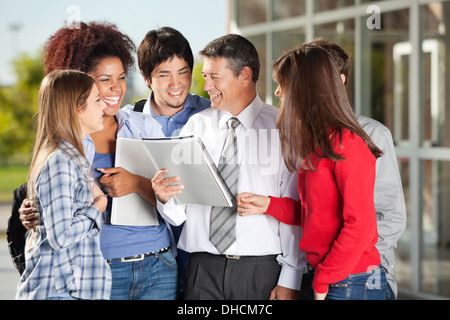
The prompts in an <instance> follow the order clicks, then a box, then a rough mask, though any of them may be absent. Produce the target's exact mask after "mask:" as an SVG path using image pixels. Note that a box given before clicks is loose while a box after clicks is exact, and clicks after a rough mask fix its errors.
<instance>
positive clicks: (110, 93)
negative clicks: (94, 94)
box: [89, 57, 127, 116]
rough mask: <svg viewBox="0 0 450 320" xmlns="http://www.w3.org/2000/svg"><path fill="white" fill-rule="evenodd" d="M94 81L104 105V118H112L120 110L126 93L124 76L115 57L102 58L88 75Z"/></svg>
mask: <svg viewBox="0 0 450 320" xmlns="http://www.w3.org/2000/svg"><path fill="white" fill-rule="evenodd" d="M89 75H90V76H91V77H92V78H94V80H95V84H96V85H97V88H98V90H99V92H100V98H101V99H102V100H103V101H104V102H105V103H106V109H105V111H104V112H105V116H114V115H116V114H117V112H118V111H119V109H120V106H121V104H122V100H123V97H124V96H125V92H126V91H127V83H126V79H125V77H126V74H125V70H124V68H123V65H122V62H121V61H120V59H119V58H117V57H108V58H104V59H102V60H100V61H99V63H97V65H96V67H95V70H94V71H93V72H91V73H90V74H89Z"/></svg>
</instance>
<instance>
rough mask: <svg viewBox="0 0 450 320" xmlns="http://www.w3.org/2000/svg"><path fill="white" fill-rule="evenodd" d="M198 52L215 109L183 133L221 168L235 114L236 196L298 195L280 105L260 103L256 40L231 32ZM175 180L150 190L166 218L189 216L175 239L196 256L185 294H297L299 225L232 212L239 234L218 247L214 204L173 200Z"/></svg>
mask: <svg viewBox="0 0 450 320" xmlns="http://www.w3.org/2000/svg"><path fill="white" fill-rule="evenodd" d="M200 54H201V55H202V56H203V57H204V66H203V71H202V74H203V77H204V78H205V84H204V89H205V90H206V91H208V94H209V95H210V100H211V107H212V108H211V109H208V110H205V111H202V112H200V113H197V114H195V115H194V116H192V117H191V118H190V120H189V121H188V122H187V124H186V125H185V126H184V128H183V129H182V131H181V134H180V135H195V136H197V137H199V138H200V139H201V140H202V141H203V143H204V145H205V146H206V149H207V150H208V152H209V153H210V155H211V157H212V159H213V161H214V162H215V163H216V165H218V167H219V170H222V169H221V166H220V164H219V160H220V159H221V156H223V155H222V150H223V149H225V148H224V145H225V141H226V139H227V136H228V135H229V134H230V132H231V131H230V130H231V128H230V127H229V124H227V122H228V120H229V119H230V118H236V119H237V120H238V121H236V125H235V129H234V133H233V134H235V135H236V138H235V140H234V141H235V148H237V156H238V160H237V161H238V164H239V167H238V170H237V171H238V174H236V175H235V176H236V179H237V190H236V191H235V192H236V194H238V193H240V192H243V191H251V192H256V193H260V194H266V195H275V196H278V197H291V198H294V199H298V191H297V175H296V174H292V173H290V172H289V171H288V170H287V169H286V167H285V165H284V161H283V158H282V155H281V149H280V142H279V138H278V131H277V130H276V119H277V115H278V109H277V108H275V107H273V106H270V105H268V104H266V103H264V102H263V101H261V99H260V97H259V96H258V94H257V93H256V81H257V80H258V75H259V58H258V53H257V51H256V49H255V47H254V46H253V44H252V43H251V42H250V41H248V40H247V39H245V38H244V37H242V36H239V35H226V36H223V37H221V38H218V39H216V40H214V41H212V42H211V43H209V44H208V45H207V46H206V47H205V49H203V50H202V51H201V52H200ZM233 128H234V126H233ZM231 140H232V139H230V141H231ZM227 145H229V143H227ZM234 150H236V149H234ZM230 163H231V162H230ZM230 163H228V161H227V163H226V164H225V165H224V167H227V165H228V164H230ZM230 175H234V174H231V173H230ZM165 177H166V178H165ZM224 178H225V177H224ZM175 181H178V178H177V177H170V172H169V173H168V172H167V170H161V171H160V172H158V173H157V174H156V175H155V177H154V179H153V188H154V190H155V194H156V195H157V199H158V209H159V212H160V213H161V215H162V216H163V217H164V218H165V219H167V220H168V221H169V222H171V223H172V224H174V225H177V224H180V223H182V222H183V221H186V222H185V226H184V229H183V232H182V234H181V237H180V241H179V243H178V247H179V248H181V249H183V250H186V251H188V252H190V253H191V257H190V259H189V262H188V264H187V266H186V270H185V280H184V294H185V296H184V298H185V299H226V300H232V299H278V300H282V299H298V298H299V296H300V286H301V280H302V274H303V270H304V267H305V265H306V261H305V257H304V254H303V252H301V251H299V249H298V244H299V241H300V237H301V228H300V227H294V226H288V225H285V224H283V223H280V222H278V221H277V220H275V219H273V218H272V217H270V216H266V215H255V216H251V217H245V218H242V217H239V216H238V215H237V213H236V212H234V213H232V214H231V215H230V217H232V219H234V220H232V221H235V222H234V223H232V224H231V228H232V229H233V233H234V235H235V236H234V238H232V240H231V241H230V242H228V240H227V241H226V242H227V245H226V246H222V247H219V246H218V245H217V244H213V242H212V241H213V239H212V238H211V240H210V231H211V233H214V232H212V224H211V227H210V223H211V222H210V218H211V216H212V212H214V210H215V208H212V207H210V206H203V205H187V206H183V205H177V204H175V202H174V201H173V199H172V196H173V195H175V194H177V193H178V192H182V186H173V185H171V186H169V184H172V183H173V182H175ZM180 183H181V184H182V183H183V182H182V181H181V182H180ZM230 188H231V187H230ZM198 192H201V190H198ZM223 224H228V222H227V223H225V222H224V223H223ZM223 243H225V241H223Z"/></svg>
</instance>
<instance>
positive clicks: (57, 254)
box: [16, 70, 111, 299]
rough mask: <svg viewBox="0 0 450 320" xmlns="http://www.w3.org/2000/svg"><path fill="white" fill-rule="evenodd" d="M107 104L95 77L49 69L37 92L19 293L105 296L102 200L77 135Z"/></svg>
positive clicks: (97, 126) (96, 124) (95, 125)
mask: <svg viewBox="0 0 450 320" xmlns="http://www.w3.org/2000/svg"><path fill="white" fill-rule="evenodd" d="M105 107H106V105H105V103H104V102H103V101H102V100H101V99H100V97H99V92H98V89H97V87H96V85H95V83H94V80H93V79H92V78H91V77H89V76H88V75H87V74H85V73H83V72H79V71H70V70H69V71H62V70H61V71H54V72H52V73H50V74H48V75H47V76H46V77H45V78H44V80H43V81H42V84H41V88H40V91H39V111H38V114H39V118H38V130H37V135H36V143H35V148H34V153H33V158H32V162H31V166H30V171H29V174H28V186H29V189H28V197H29V198H32V199H33V201H34V202H35V205H36V207H37V208H38V211H39V213H40V217H41V218H40V222H39V225H38V226H37V227H36V228H35V229H33V230H32V231H31V232H29V234H28V235H27V239H26V248H25V259H26V269H25V271H24V272H23V274H22V276H21V278H20V280H19V283H18V286H17V294H16V298H17V299H109V297H110V290H111V271H110V268H109V266H108V264H107V263H106V261H105V259H104V258H103V255H102V253H101V251H100V244H99V232H100V228H101V226H102V220H101V213H102V212H103V211H104V210H105V208H106V204H107V200H106V197H105V196H104V194H103V192H101V190H100V188H99V187H98V186H97V185H96V184H95V183H94V180H93V178H92V177H91V175H90V174H89V163H88V161H87V160H86V158H85V156H84V150H83V142H82V141H83V138H84V137H86V136H87V135H88V134H90V133H93V132H96V131H99V130H102V129H103V110H104V109H105Z"/></svg>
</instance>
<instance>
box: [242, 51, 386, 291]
mask: <svg viewBox="0 0 450 320" xmlns="http://www.w3.org/2000/svg"><path fill="white" fill-rule="evenodd" d="M273 71H274V79H275V81H276V82H277V83H278V84H279V86H278V89H277V91H276V92H275V94H276V95H277V96H278V97H279V98H280V101H281V105H280V114H279V116H278V123H277V125H278V129H279V132H280V140H281V146H282V152H283V158H284V162H285V164H286V166H287V167H288V169H289V170H290V171H291V172H294V171H297V172H298V191H299V196H300V200H299V201H294V200H293V199H290V198H275V197H270V196H261V195H254V194H251V193H243V194H240V195H239V196H238V204H239V209H238V212H239V214H240V215H247V214H256V213H265V214H269V215H272V216H273V217H274V218H276V219H277V220H279V221H281V222H283V223H287V224H293V225H301V226H302V229H303V235H302V238H301V241H300V249H301V250H302V251H304V252H305V253H306V260H307V261H308V269H309V274H310V275H311V277H312V289H313V290H314V298H315V299H325V297H326V298H327V299H384V297H385V288H386V278H385V273H384V269H382V267H380V255H379V253H378V251H377V249H376V247H375V244H376V242H377V239H378V233H377V226H376V216H375V207H374V200H373V194H374V183H375V161H376V158H378V157H380V156H381V155H382V151H381V150H380V149H378V148H377V146H376V145H375V144H374V143H373V142H372V141H371V139H370V138H369V136H368V135H367V134H366V133H365V132H364V130H363V129H362V128H361V127H360V125H359V123H358V121H357V120H356V117H355V116H354V113H353V110H352V108H351V106H350V103H349V101H348V98H347V93H346V91H345V87H344V85H343V83H342V80H341V77H340V72H339V71H338V69H337V67H336V62H335V61H334V60H333V58H332V56H331V55H330V54H329V53H328V52H327V51H326V50H324V49H322V48H319V47H317V46H313V45H307V44H305V45H302V46H300V47H297V48H295V49H292V50H290V51H289V52H287V53H285V54H284V55H283V56H281V57H280V58H279V59H278V60H277V61H276V62H275V63H274V69H273ZM300 159H301V160H300Z"/></svg>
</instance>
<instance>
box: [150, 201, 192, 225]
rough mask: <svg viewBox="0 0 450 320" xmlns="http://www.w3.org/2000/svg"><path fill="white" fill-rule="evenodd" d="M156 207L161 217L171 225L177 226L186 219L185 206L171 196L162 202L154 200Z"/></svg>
mask: <svg viewBox="0 0 450 320" xmlns="http://www.w3.org/2000/svg"><path fill="white" fill-rule="evenodd" d="M156 208H157V209H158V212H159V214H160V215H161V217H162V218H163V219H164V220H166V221H167V222H169V223H170V224H171V225H173V226H179V225H181V224H182V223H183V222H184V221H186V213H185V211H184V208H185V206H183V205H179V204H176V203H175V201H174V200H173V198H171V199H170V200H169V201H167V202H166V203H165V204H162V203H161V202H160V201H159V200H158V199H157V200H156Z"/></svg>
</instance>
